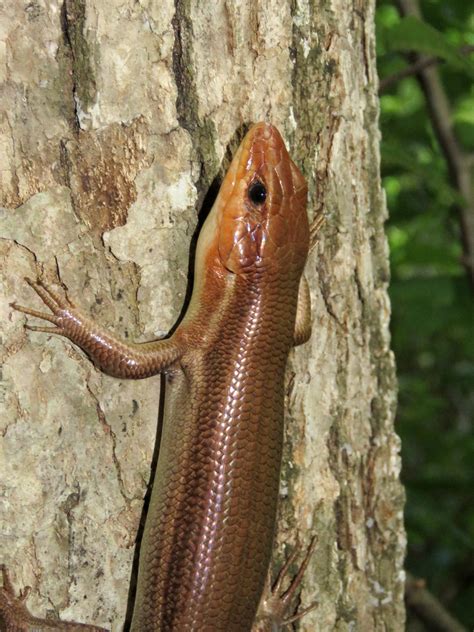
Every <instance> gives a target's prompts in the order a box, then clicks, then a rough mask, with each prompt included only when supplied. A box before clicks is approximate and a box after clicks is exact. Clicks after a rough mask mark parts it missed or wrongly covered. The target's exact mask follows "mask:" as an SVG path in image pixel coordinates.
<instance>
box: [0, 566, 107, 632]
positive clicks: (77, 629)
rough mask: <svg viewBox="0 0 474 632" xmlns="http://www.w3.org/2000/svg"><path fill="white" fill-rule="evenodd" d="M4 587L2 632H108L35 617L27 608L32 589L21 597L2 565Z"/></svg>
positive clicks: (0, 617) (0, 590) (0, 607)
mask: <svg viewBox="0 0 474 632" xmlns="http://www.w3.org/2000/svg"><path fill="white" fill-rule="evenodd" d="M0 571H1V576H2V582H3V585H2V587H1V588H0V632H60V630H69V632H107V630H106V629H105V628H99V627H97V626H95V625H86V624H84V623H76V622H75V621H54V620H52V619H39V618H38V617H35V616H33V615H32V614H31V613H30V611H29V610H28V608H27V606H26V600H27V598H28V595H29V593H30V587H29V586H26V587H25V588H24V589H23V590H22V591H21V592H20V593H19V595H17V594H16V592H15V589H14V588H13V584H12V581H11V579H10V574H9V572H8V570H7V568H6V566H4V565H3V564H0Z"/></svg>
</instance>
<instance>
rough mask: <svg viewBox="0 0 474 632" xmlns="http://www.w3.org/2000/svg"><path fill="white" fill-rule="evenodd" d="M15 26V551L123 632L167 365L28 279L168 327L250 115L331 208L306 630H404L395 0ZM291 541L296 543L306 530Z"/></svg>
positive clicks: (117, 14) (8, 372)
mask: <svg viewBox="0 0 474 632" xmlns="http://www.w3.org/2000/svg"><path fill="white" fill-rule="evenodd" d="M2 27H3V30H2V39H1V41H0V74H1V78H2V81H3V83H2V87H1V100H2V104H3V106H4V112H3V113H2V116H1V152H0V160H1V171H0V177H1V179H2V198H3V202H2V204H3V206H4V207H5V208H4V209H3V211H2V214H1V216H0V236H1V238H2V239H0V249H1V253H0V263H1V273H2V280H1V282H2V289H3V291H2V298H1V303H0V326H1V327H2V328H3V331H2V334H1V335H2V341H3V348H2V352H3V358H2V359H3V368H2V382H1V383H0V401H1V402H2V406H3V411H2V415H1V420H0V430H1V432H0V436H1V455H2V458H1V461H0V480H1V489H0V493H1V497H2V503H1V505H0V511H1V517H0V520H1V524H2V528H1V532H0V562H3V563H5V564H6V565H7V566H9V567H10V568H11V571H12V574H13V576H14V578H15V583H16V585H17V586H18V587H20V586H24V585H26V584H30V585H31V586H32V588H33V590H32V595H31V597H30V599H29V602H28V603H29V606H30V609H31V610H32V611H33V612H34V613H35V614H37V615H40V616H44V615H45V614H51V615H52V616H55V615H56V616H57V615H60V616H61V618H63V619H75V620H78V621H83V622H94V623H96V624H98V625H103V626H105V627H108V628H111V629H112V630H114V631H118V630H121V629H122V626H123V622H124V619H125V615H126V609H127V599H128V594H129V583H130V575H131V568H132V560H133V555H134V545H135V540H136V534H137V528H138V526H139V521H140V517H141V512H142V505H143V497H144V494H145V492H146V489H147V484H148V480H149V476H150V466H151V462H152V456H153V451H154V443H155V434H156V423H157V415H158V412H157V411H158V407H159V386H160V380H159V378H151V379H148V380H143V381H140V382H125V381H119V380H115V379H113V378H110V377H107V376H104V375H102V374H101V373H99V372H98V371H97V370H96V369H95V368H94V367H92V366H91V364H90V363H89V361H88V360H87V358H86V357H85V356H84V355H83V354H82V353H81V352H79V351H78V350H77V349H76V348H74V347H73V346H72V345H71V344H70V343H69V342H68V341H67V340H65V339H61V338H58V337H55V336H48V335H46V334H42V333H34V332H27V331H25V330H24V328H23V325H24V323H25V318H24V317H23V315H21V314H19V313H18V312H14V311H13V310H12V309H11V308H10V307H9V302H11V301H13V300H17V301H18V302H19V303H22V304H24V305H30V306H36V307H39V302H38V300H37V299H36V298H35V297H34V296H33V295H32V291H31V289H30V288H29V287H28V286H27V285H26V283H24V282H23V277H24V276H30V277H34V276H35V275H37V274H38V273H42V274H44V275H45V276H46V278H48V279H50V280H53V281H55V282H59V281H60V282H61V283H63V284H64V286H65V287H67V289H68V292H69V295H70V296H71V297H73V298H74V299H75V300H76V302H77V303H79V304H80V305H81V306H82V307H83V308H85V309H89V310H90V312H91V314H92V315H93V317H94V318H96V319H97V320H98V321H99V322H101V323H103V324H104V325H108V326H110V328H111V329H114V330H115V331H116V332H117V333H119V334H122V335H125V336H127V337H129V338H130V339H135V340H147V339H152V338H155V337H158V336H161V335H163V334H165V333H166V332H167V331H168V330H169V329H170V328H171V327H172V325H173V323H174V322H175V321H176V319H177V317H178V315H179V314H180V311H181V308H182V305H183V300H184V298H185V296H186V291H187V279H188V276H189V275H188V271H189V269H190V268H189V252H190V243H191V238H192V236H193V234H194V233H195V230H196V227H197V224H198V213H197V210H196V209H198V210H199V209H201V208H202V209H206V208H207V206H208V200H209V198H210V197H211V196H212V192H213V190H214V187H213V186H212V184H213V182H214V181H215V180H216V178H218V176H219V174H221V173H222V170H224V169H225V167H226V165H227V164H228V155H229V153H231V152H232V151H233V149H234V148H235V147H236V144H237V141H238V138H239V133H240V132H241V130H242V127H243V125H245V124H248V123H249V122H253V121H257V120H261V119H263V120H267V121H271V122H272V123H274V124H276V125H277V126H278V127H279V129H280V130H281V131H282V133H283V135H284V136H285V137H286V139H287V141H288V144H289V147H290V152H291V153H292V155H293V157H294V160H295V162H296V163H297V164H298V165H299V166H300V167H301V168H302V170H303V171H304V172H305V174H306V176H307V179H308V183H309V189H310V204H309V212H310V216H311V217H313V216H314V215H315V214H316V213H317V212H320V211H323V212H324V214H325V216H326V223H325V226H324V227H323V229H322V231H321V237H320V243H319V245H318V246H317V248H316V249H315V250H314V251H313V252H312V254H311V256H310V259H309V261H308V265H307V275H308V277H309V280H310V284H311V292H312V301H313V335H312V338H311V340H310V342H309V343H307V344H306V345H304V346H302V347H300V348H298V349H296V350H295V351H294V352H293V354H292V356H291V359H290V363H289V366H288V372H287V375H288V379H287V415H286V428H287V430H286V446H285V461H284V466H283V476H282V482H281V507H280V515H279V523H278V524H279V527H278V543H279V545H276V546H275V565H276V566H277V565H278V564H279V563H281V561H282V559H283V558H284V553H285V554H287V553H288V552H290V551H291V550H292V547H293V543H295V542H296V541H299V542H300V543H301V544H302V545H303V546H305V545H307V544H308V543H309V541H310V539H311V537H312V536H313V535H316V537H317V542H318V543H317V548H316V553H315V554H314V556H313V559H312V560H311V563H310V566H309V569H308V571H307V575H306V580H305V588H304V590H303V593H302V601H303V606H304V605H307V604H310V603H311V602H313V601H317V602H318V604H319V605H318V607H317V609H315V610H314V611H313V612H312V613H310V614H308V615H307V616H306V617H305V618H304V619H303V620H302V621H301V622H300V623H299V626H300V627H299V629H301V630H306V631H310V630H311V631H314V630H317V631H327V630H361V631H362V630H363V631H364V632H370V631H371V630H390V631H396V630H402V629H403V627H404V612H403V599H402V597H403V581H404V576H403V571H402V563H403V555H404V550H405V535H404V530H403V524H402V508H403V498H404V497H403V491H402V487H401V485H400V482H399V478H398V477H399V469H400V460H399V453H398V451H399V440H398V437H397V436H396V434H395V433H394V428H393V425H394V409H395V388H396V387H395V376H394V362H393V356H392V354H391V352H390V349H389V333H388V321H389V315H390V306H389V302H388V298H387V292H386V288H387V283H388V277H389V270H388V258H387V246H386V241H385V237H384V233H383V222H384V220H385V218H386V211H385V202H384V197H383V194H382V191H381V187H380V174H379V150H378V142H379V132H378V126H377V123H378V103H377V98H376V94H377V77H376V70H375V47H374V2H373V1H369V2H361V1H360V0H356V1H355V2H353V3H345V2H338V1H337V0H332V2H323V0H319V1H317V0H313V1H312V2H308V1H305V0H302V1H301V2H300V1H298V2H288V1H285V0H270V1H265V0H259V1H257V2H238V3H235V2H230V1H225V0H222V1H219V2H203V3H199V2H189V1H186V0H175V2H171V1H170V0H168V1H166V0H164V1H162V2H155V1H153V0H139V1H133V0H122V2H116V1H112V2H110V1H109V0H108V1H105V0H66V1H65V2H64V3H61V2H59V1H58V2H55V1H52V2H45V1H43V0H32V1H31V2H26V0H25V2H8V3H6V5H5V7H4V9H3V17H2ZM283 543H285V545H287V546H285V545H284V544H283Z"/></svg>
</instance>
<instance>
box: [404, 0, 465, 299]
mask: <svg viewBox="0 0 474 632" xmlns="http://www.w3.org/2000/svg"><path fill="white" fill-rule="evenodd" d="M397 3H398V7H399V10H400V13H401V14H402V15H403V16H408V15H413V16H415V17H417V18H418V19H420V20H422V19H423V17H422V15H421V11H420V7H419V3H418V0H397ZM423 59H426V58H425V57H423V56H419V55H416V56H415V63H416V62H417V61H418V60H423ZM417 75H418V79H419V81H420V84H421V87H422V90H423V92H424V94H425V98H426V103H427V106H428V112H429V115H430V119H431V123H432V125H433V129H434V132H435V134H436V137H437V138H438V142H439V144H440V146H441V150H442V151H443V153H444V156H445V158H446V163H447V165H448V171H449V175H450V178H451V181H452V182H453V184H454V186H455V187H456V188H457V189H458V191H459V192H460V194H461V196H462V198H463V200H464V201H463V203H462V204H460V205H458V212H459V224H460V229H461V239H462V246H463V258H462V264H463V265H464V268H465V270H466V273H467V275H468V278H469V281H470V283H471V286H472V288H473V289H474V187H473V185H472V180H473V175H474V173H473V172H474V159H473V156H472V155H468V154H465V153H464V152H463V150H462V149H461V147H460V145H459V143H458V140H457V138H456V136H455V134H454V131H453V128H452V120H453V117H452V113H451V107H450V104H449V101H448V98H447V96H446V92H445V90H444V88H443V85H442V83H441V80H440V77H439V73H438V69H437V68H436V67H435V66H429V65H428V66H426V65H425V67H422V68H421V69H418V71H417Z"/></svg>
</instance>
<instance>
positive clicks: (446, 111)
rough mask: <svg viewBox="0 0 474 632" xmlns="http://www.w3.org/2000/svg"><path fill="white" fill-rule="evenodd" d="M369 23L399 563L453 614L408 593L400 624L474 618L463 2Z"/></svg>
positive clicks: (473, 16) (473, 212) (380, 9)
mask: <svg viewBox="0 0 474 632" xmlns="http://www.w3.org/2000/svg"><path fill="white" fill-rule="evenodd" d="M376 24H377V47H378V48H377V54H378V67H379V76H380V98H381V129H382V175H383V184H384V188H385V191H386V194H387V202H388V208H389V212H390V220H389V222H388V225H387V229H388V239H389V242H390V250H391V267H392V281H391V289H390V295H391V300H392V308H393V319H392V336H393V343H392V344H393V348H394V351H395V354H396V360H397V366H398V379H399V407H398V415H397V431H398V433H399V434H400V436H401V438H402V443H403V448H402V454H403V475H402V478H403V482H404V484H405V486H406V491H407V504H406V527H407V532H408V555H407V560H406V569H407V571H408V572H409V573H410V574H412V575H413V576H414V577H415V578H418V580H417V581H414V582H413V583H412V589H413V586H415V592H416V588H420V589H424V587H426V588H427V589H428V590H429V592H430V593H431V595H427V598H428V599H430V597H431V596H433V597H434V599H433V601H432V602H431V606H428V608H430V607H431V608H432V609H434V610H433V612H436V608H437V607H438V606H439V605H441V606H442V608H444V609H445V610H446V611H447V613H449V614H450V615H451V616H452V617H453V619H455V620H457V622H458V624H460V626H461V627H456V625H457V624H456V621H455V620H453V621H452V622H451V624H449V618H448V620H447V623H446V624H445V625H446V626H448V627H442V622H441V620H442V611H439V612H438V613H437V614H435V617H434V620H433V622H432V624H431V625H430V619H429V617H428V618H426V617H423V615H422V614H420V612H419V609H417V606H416V604H415V602H413V604H412V603H411V599H410V594H409V593H408V595H407V600H408V602H409V603H408V624H407V629H408V630H413V631H414V630H435V629H445V630H461V629H467V630H473V629H474V433H473V427H472V426H473V424H472V421H473V418H474V300H473V298H474V2H473V1H472V0H449V1H447V0H444V1H443V0H423V1H420V0H416V2H414V1H413V0H399V1H389V0H385V1H384V0H380V1H378V2H377V14H376ZM469 189H470V192H469ZM409 587H410V584H409ZM409 590H410V588H409ZM420 592H424V591H423V590H421V591H420ZM414 597H416V595H414ZM440 613H441V614H440ZM440 617H441V618H440ZM438 624H439V625H440V627H439V628H437V627H436V625H438ZM449 625H452V627H449Z"/></svg>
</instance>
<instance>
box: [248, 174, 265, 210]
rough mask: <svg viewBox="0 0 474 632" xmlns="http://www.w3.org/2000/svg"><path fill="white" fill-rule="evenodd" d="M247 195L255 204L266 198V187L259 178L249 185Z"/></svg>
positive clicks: (259, 203) (258, 204)
mask: <svg viewBox="0 0 474 632" xmlns="http://www.w3.org/2000/svg"><path fill="white" fill-rule="evenodd" d="M248 196H249V199H250V201H251V202H253V203H254V204H256V205H257V206H261V205H262V204H263V203H264V202H265V200H266V199H267V189H266V188H265V185H264V184H263V183H262V182H260V180H255V181H254V182H252V184H251V185H250V186H249V189H248Z"/></svg>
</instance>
